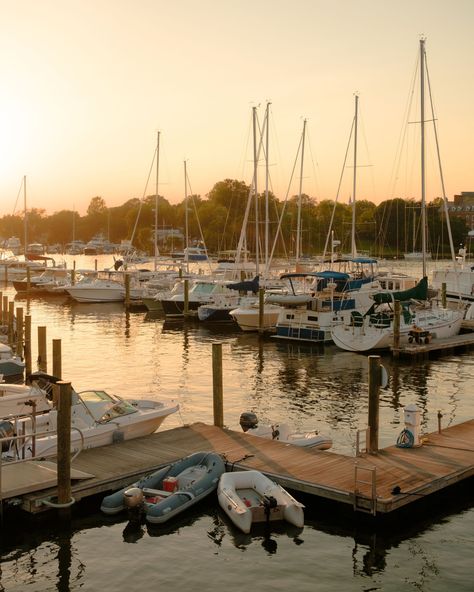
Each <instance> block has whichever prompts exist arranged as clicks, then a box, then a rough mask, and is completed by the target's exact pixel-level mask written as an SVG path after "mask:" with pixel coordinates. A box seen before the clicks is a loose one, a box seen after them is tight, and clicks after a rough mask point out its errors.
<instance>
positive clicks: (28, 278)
mask: <svg viewBox="0 0 474 592" xmlns="http://www.w3.org/2000/svg"><path fill="white" fill-rule="evenodd" d="M30 288H31V269H30V268H29V267H27V268H26V291H27V292H29V291H30Z"/></svg>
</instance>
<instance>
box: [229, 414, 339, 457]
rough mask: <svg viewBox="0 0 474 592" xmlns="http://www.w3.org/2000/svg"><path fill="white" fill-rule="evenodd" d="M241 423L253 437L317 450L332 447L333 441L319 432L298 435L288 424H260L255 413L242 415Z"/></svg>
mask: <svg viewBox="0 0 474 592" xmlns="http://www.w3.org/2000/svg"><path fill="white" fill-rule="evenodd" d="M239 423H240V426H241V428H242V429H243V430H244V432H246V433H247V434H250V435H251V436H260V437H262V438H269V439H271V440H278V441H279V442H284V443H285V444H293V445H294V446H302V447H303V448H316V449H318V450H328V449H329V448H331V446H332V439H331V438H330V437H329V436H326V435H324V434H320V433H319V432H317V431H313V432H303V433H298V432H294V431H292V429H291V428H290V426H289V425H288V424H286V423H275V424H270V425H265V424H260V423H259V421H258V418H257V416H256V415H255V413H252V412H251V411H245V412H244V413H242V414H241V415H240V420H239Z"/></svg>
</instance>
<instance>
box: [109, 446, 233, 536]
mask: <svg viewBox="0 0 474 592" xmlns="http://www.w3.org/2000/svg"><path fill="white" fill-rule="evenodd" d="M224 471H225V465H224V462H223V460H222V458H221V457H220V456H219V455H218V454H217V453H214V452H196V453H194V454H191V455H189V456H187V457H185V458H183V459H181V460H180V461H177V462H176V463H173V464H172V465H169V466H167V467H164V468H162V469H160V470H158V471H156V472H155V473H152V474H151V475H148V476H147V477H144V478H143V479H141V480H139V481H137V482H135V483H132V484H131V485H128V486H127V487H124V488H123V489H120V490H119V491H116V492H115V493H113V494H111V495H108V496H106V497H105V498H104V499H103V500H102V504H101V506H100V509H101V511H102V512H104V513H105V514H109V515H114V514H118V513H119V512H121V511H123V510H125V509H126V507H127V506H126V495H125V494H126V492H128V491H130V488H138V489H139V490H141V491H142V492H143V493H144V495H145V496H146V495H147V494H151V496H154V500H153V501H149V500H150V497H148V501H147V497H145V501H144V504H143V508H144V511H145V515H146V520H147V522H150V523H151V524H162V523H164V522H167V521H169V520H170V519H172V518H173V517H174V516H176V515H177V514H180V513H181V512H183V511H185V510H186V509H187V508H189V507H190V506H192V505H194V504H196V503H197V502H199V501H200V500H201V499H203V498H204V497H206V496H207V495H209V494H210V493H212V492H213V491H215V489H216V488H217V484H218V482H219V478H220V476H221V475H222V474H223V473H224ZM170 478H172V479H173V480H175V481H176V487H177V488H176V490H174V491H171V492H170V491H166V490H165V487H166V485H165V483H166V481H168V482H170V481H171V479H170Z"/></svg>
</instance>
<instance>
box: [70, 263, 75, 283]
mask: <svg viewBox="0 0 474 592" xmlns="http://www.w3.org/2000/svg"><path fill="white" fill-rule="evenodd" d="M75 283H76V262H75V261H74V262H73V268H72V269H71V286H74V285H75Z"/></svg>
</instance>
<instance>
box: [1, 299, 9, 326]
mask: <svg viewBox="0 0 474 592" xmlns="http://www.w3.org/2000/svg"><path fill="white" fill-rule="evenodd" d="M7 324H8V296H4V297H3V308H2V325H7Z"/></svg>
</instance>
